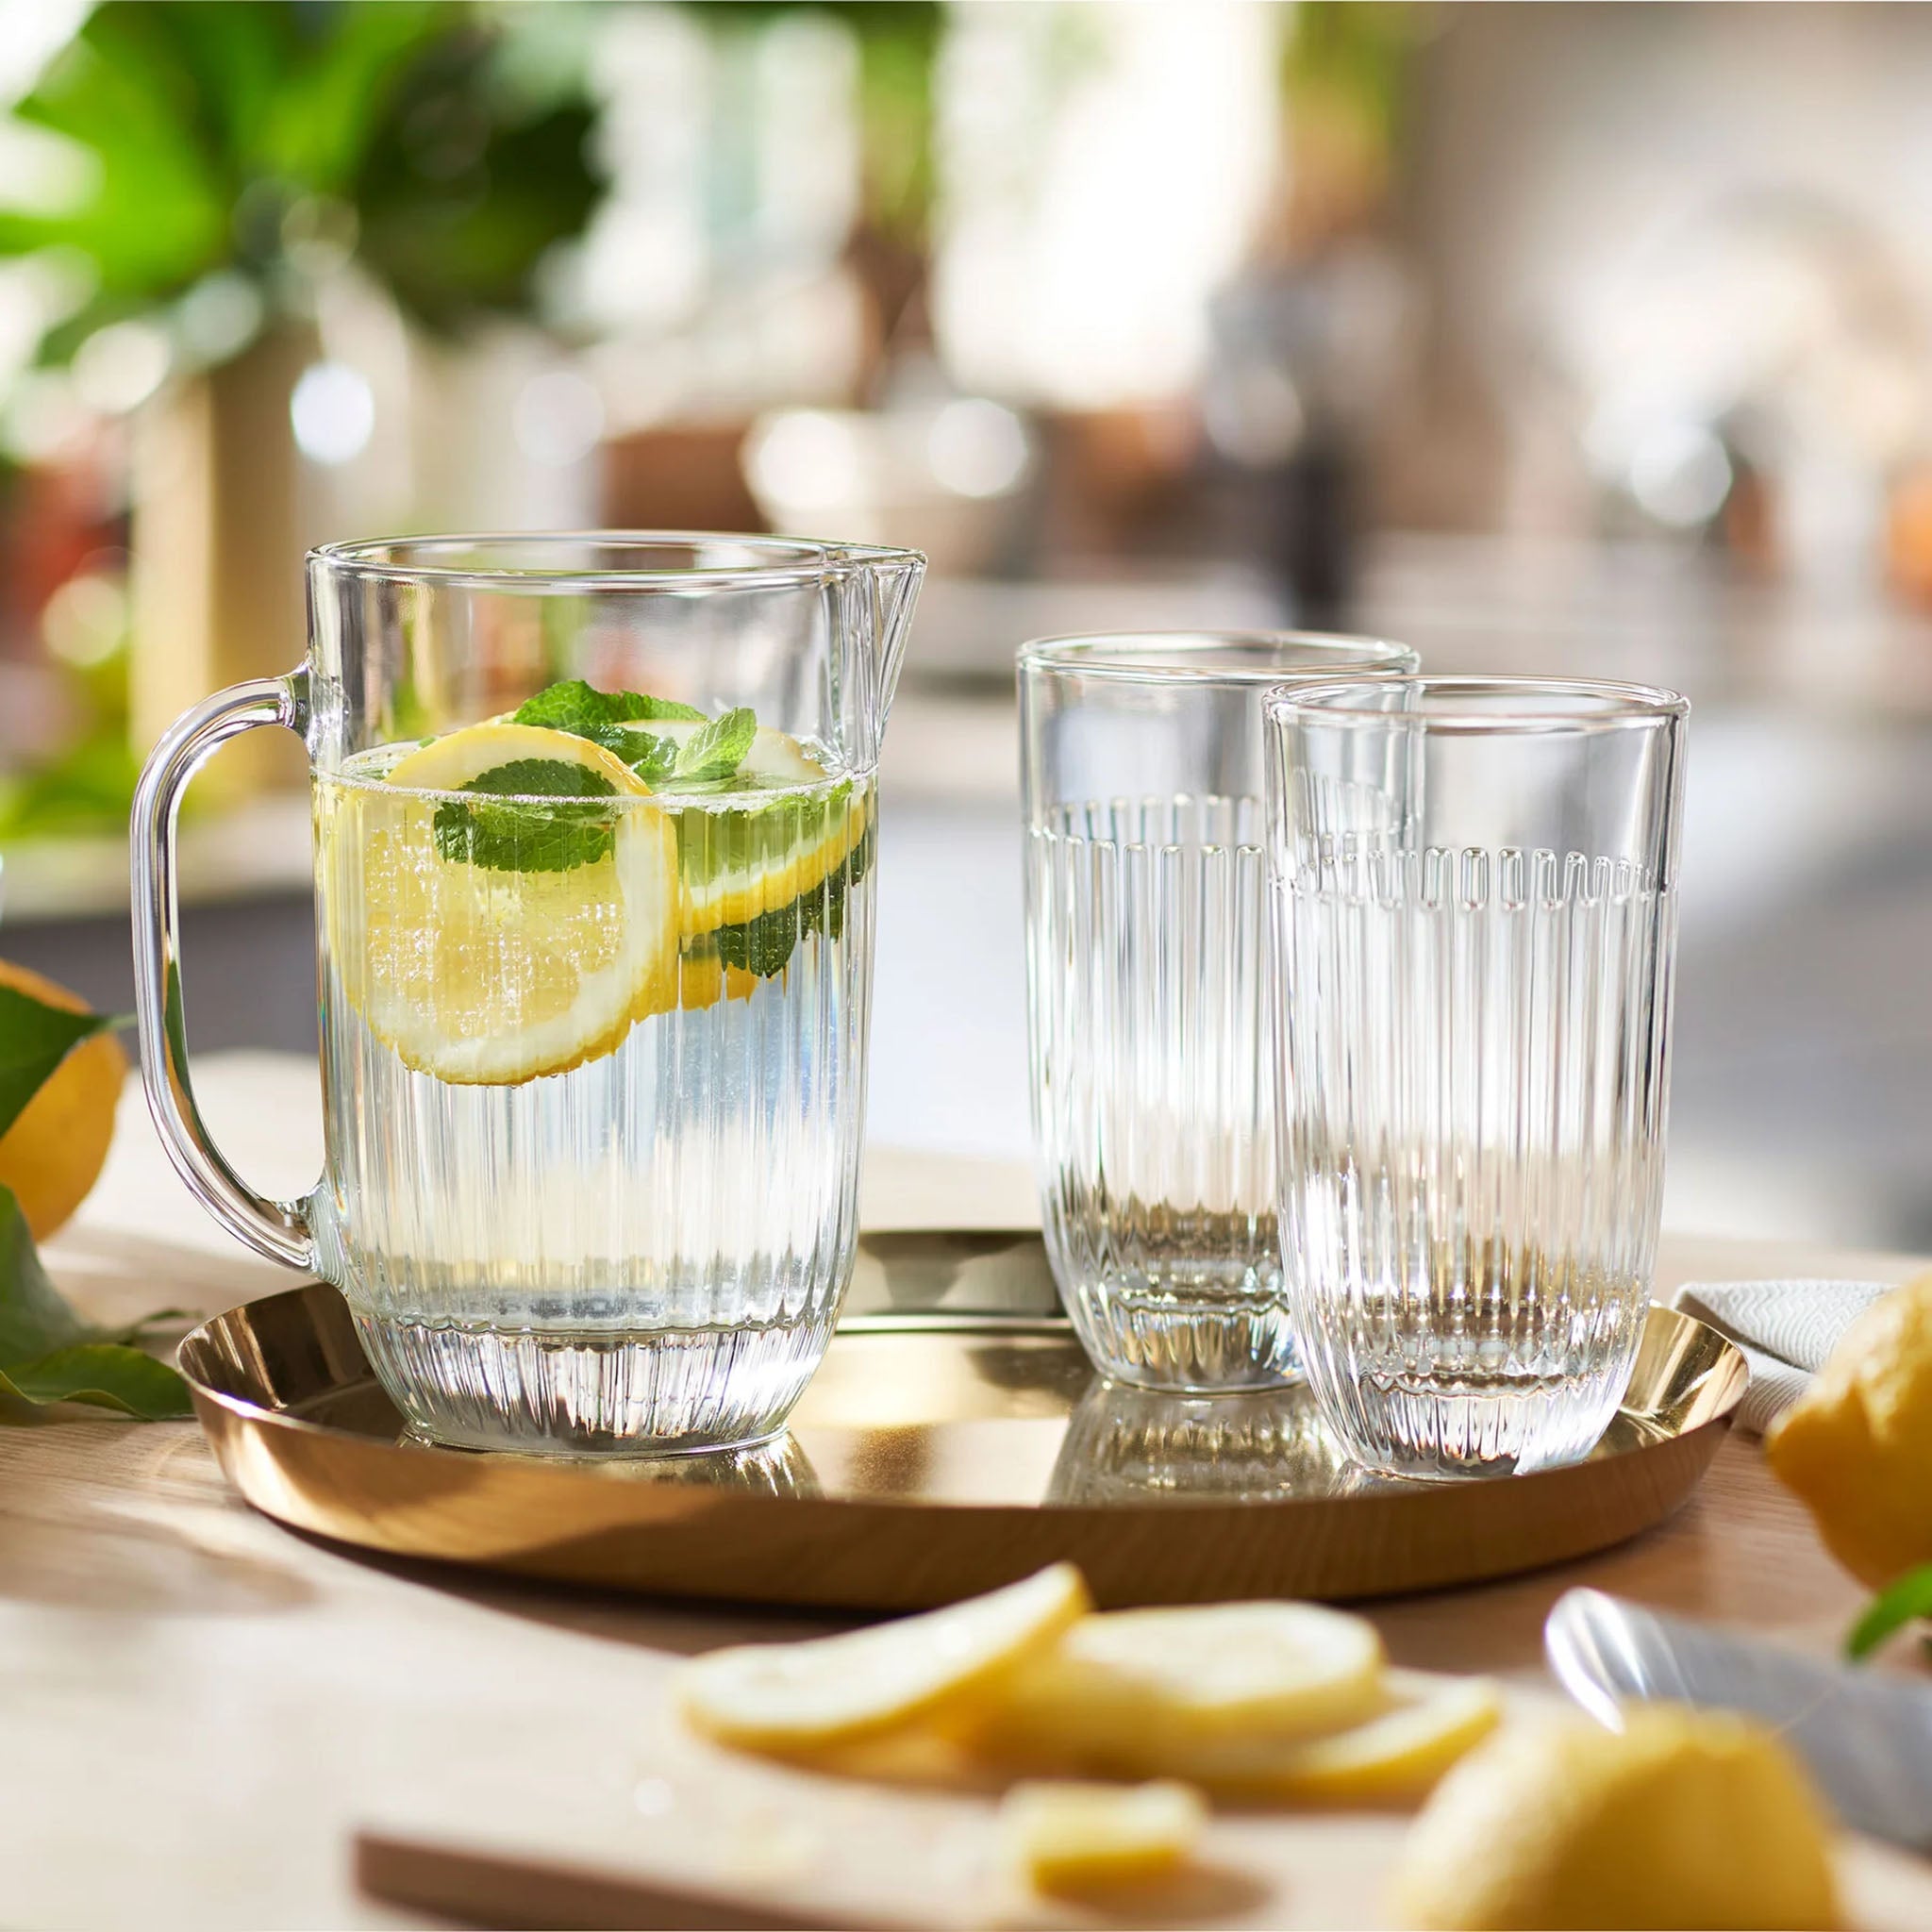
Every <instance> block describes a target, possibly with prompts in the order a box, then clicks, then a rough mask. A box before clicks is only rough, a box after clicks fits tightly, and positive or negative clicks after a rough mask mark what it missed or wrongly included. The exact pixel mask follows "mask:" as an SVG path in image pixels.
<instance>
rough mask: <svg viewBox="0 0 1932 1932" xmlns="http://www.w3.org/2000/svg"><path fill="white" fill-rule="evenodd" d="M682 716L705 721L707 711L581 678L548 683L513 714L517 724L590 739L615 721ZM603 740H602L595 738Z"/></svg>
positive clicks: (688, 721)
mask: <svg viewBox="0 0 1932 1932" xmlns="http://www.w3.org/2000/svg"><path fill="white" fill-rule="evenodd" d="M666 719H681V720H683V722H684V723H686V724H703V723H704V722H705V714H704V713H703V712H702V711H700V710H697V709H696V708H693V707H692V706H691V705H681V704H679V703H678V702H677V700H676V699H675V698H653V697H646V696H645V695H644V694H643V692H641V691H599V690H598V689H597V688H596V686H595V685H591V684H586V683H585V682H584V680H583V679H582V678H581V677H572V678H568V679H566V680H565V681H564V682H563V683H561V684H552V685H547V686H545V688H544V689H543V690H541V691H539V692H538V693H537V695H536V696H535V697H533V698H525V700H524V702H523V703H522V704H520V705H519V706H518V707H517V708H516V711H515V713H514V714H513V717H512V722H513V723H515V724H542V725H545V726H547V727H548V728H549V729H550V730H552V731H568V732H571V733H573V734H574V735H575V736H576V737H578V738H590V737H591V734H592V733H593V732H595V731H599V730H603V729H607V728H608V726H610V725H612V724H659V723H662V722H663V721H664V720H666ZM595 742H597V743H600V744H601V743H603V742H604V741H603V740H602V739H597V740H595Z"/></svg>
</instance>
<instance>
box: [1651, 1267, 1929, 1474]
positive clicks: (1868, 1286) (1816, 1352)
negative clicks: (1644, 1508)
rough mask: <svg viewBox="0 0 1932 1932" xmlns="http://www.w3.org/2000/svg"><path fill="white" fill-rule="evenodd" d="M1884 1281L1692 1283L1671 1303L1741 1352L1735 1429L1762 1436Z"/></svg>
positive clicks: (1885, 1286)
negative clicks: (1743, 1381) (1745, 1376)
mask: <svg viewBox="0 0 1932 1932" xmlns="http://www.w3.org/2000/svg"><path fill="white" fill-rule="evenodd" d="M1896 1285H1897V1284H1896V1283H1893V1282H1884V1281H1691V1282H1687V1283H1685V1285H1684V1286H1683V1287H1682V1288H1680V1289H1679V1290H1678V1291H1677V1292H1676V1293H1675V1294H1674V1296H1673V1297H1672V1306H1673V1307H1677V1308H1681V1309H1682V1310H1683V1311H1684V1313H1685V1314H1687V1315H1695V1316H1696V1317H1697V1319H1698V1320H1699V1321H1700V1322H1708V1323H1709V1324H1710V1325H1711V1326H1712V1327H1713V1328H1717V1329H1721V1330H1722V1331H1723V1332H1724V1334H1726V1335H1728V1336H1729V1337H1730V1339H1731V1340H1732V1341H1735V1342H1736V1343H1737V1344H1738V1346H1739V1347H1740V1348H1741V1349H1742V1350H1743V1351H1744V1356H1745V1358H1746V1360H1748V1361H1749V1362H1750V1364H1751V1386H1750V1388H1749V1389H1747V1390H1746V1391H1744V1400H1743V1401H1742V1402H1741V1403H1740V1405H1739V1407H1738V1426H1739V1427H1740V1429H1749V1430H1750V1431H1752V1433H1753V1434H1755V1435H1759V1436H1761V1435H1762V1434H1763V1433H1764V1432H1765V1430H1766V1429H1768V1428H1769V1427H1770V1426H1771V1425H1772V1424H1773V1423H1774V1422H1775V1421H1776V1420H1777V1418H1778V1417H1779V1416H1781V1415H1782V1414H1783V1413H1784V1412H1785V1410H1786V1409H1788V1408H1789V1407H1790V1406H1791V1404H1792V1403H1794V1402H1795V1401H1797V1399H1798V1397H1799V1396H1801V1395H1802V1394H1804V1392H1805V1391H1806V1390H1807V1388H1809V1387H1810V1384H1811V1377H1812V1376H1813V1375H1815V1374H1817V1373H1818V1371H1819V1370H1820V1369H1822V1368H1823V1367H1824V1358H1825V1357H1826V1356H1828V1355H1829V1354H1830V1353H1831V1352H1832V1350H1833V1349H1834V1348H1836V1347H1837V1346H1838V1340H1839V1337H1840V1336H1841V1335H1842V1334H1843V1333H1844V1332H1845V1330H1846V1329H1847V1328H1849V1327H1850V1326H1851V1325H1852V1324H1853V1322H1855V1321H1856V1320H1857V1318H1858V1316H1860V1315H1862V1314H1863V1313H1864V1312H1865V1310H1866V1309H1867V1308H1869V1307H1871V1306H1872V1304H1873V1303H1874V1302H1875V1301H1876V1300H1877V1299H1878V1297H1879V1296H1880V1295H1882V1294H1888V1293H1890V1291H1891V1290H1892V1288H1893V1287H1895V1286H1896Z"/></svg>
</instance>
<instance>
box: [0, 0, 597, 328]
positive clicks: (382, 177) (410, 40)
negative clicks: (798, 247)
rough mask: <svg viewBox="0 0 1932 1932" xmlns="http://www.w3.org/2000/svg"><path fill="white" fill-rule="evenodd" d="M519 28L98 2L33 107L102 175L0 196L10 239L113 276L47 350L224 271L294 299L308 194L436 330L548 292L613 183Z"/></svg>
mask: <svg viewBox="0 0 1932 1932" xmlns="http://www.w3.org/2000/svg"><path fill="white" fill-rule="evenodd" d="M513 38H515V28H514V19H513V17H512V16H510V15H508V14H498V13H496V12H493V11H486V10H484V9H481V8H475V7H471V6H466V5H462V4H458V0H251V4H247V5H238V4H228V0H170V4H167V5H158V4H151V0H108V4H106V5H103V6H100V7H97V8H95V9H94V11H93V12H92V14H91V15H90V16H89V18H88V20H87V23H86V24H85V25H84V26H83V27H82V28H81V30H80V31H79V33H78V34H77V35H76V36H75V40H74V41H73V42H71V43H70V44H69V45H68V46H67V47H66V48H65V49H63V50H62V52H61V53H60V54H59V55H58V57H57V58H55V60H54V61H53V62H52V63H51V64H50V66H49V67H48V69H47V71H46V73H45V74H44V75H42V78H41V80H40V81H39V83H38V84H37V85H36V86H35V87H34V89H33V90H32V91H31V92H29V93H28V94H27V96H26V97H25V99H24V100H23V101H21V102H20V103H19V104H18V105H17V107H16V108H15V110H14V111H15V112H16V113H17V114H19V115H20V116H21V118H23V119H24V120H27V121H30V122H33V123H35V124H36V125H39V126H42V127H44V128H47V129H49V130H51V131H52V132H54V133H56V134H59V135H62V136H65V137H66V138H67V139H68V140H70V141H72V142H75V143H76V144H77V145H78V146H79V147H80V148H81V149H82V150H83V151H84V152H85V153H86V154H87V155H88V156H89V157H90V158H91V161H92V173H93V181H92V188H91V190H90V192H87V193H86V194H85V195H83V196H82V197H81V199H80V200H79V202H78V203H77V205H75V206H74V207H71V208H59V209H51V210H0V255H20V254H25V253H29V252H32V251H34V250H38V249H43V248H50V247H64V248H67V249H71V250H76V251H78V252H79V253H80V254H81V255H82V256H84V257H85V258H86V259H87V261H88V262H89V264H90V265H91V267H92V271H93V275H94V277H95V285H96V286H95V291H94V293H93V295H92V299H91V300H90V301H88V302H87V304H86V305H85V306H84V307H83V308H81V309H80V310H79V311H77V312H76V313H75V314H74V315H72V316H69V317H67V318H65V319H64V320H63V321H62V322H61V323H60V325H58V327H57V328H56V329H54V330H52V331H50V333H49V336H48V339H47V341H46V342H45V343H44V344H43V346H42V353H43V355H44V356H46V357H49V358H55V359H58V358H60V357H63V356H65V355H67V354H69V353H71V352H72V350H73V349H74V348H75V346H76V345H77V344H78V343H79V342H80V341H82V340H84V339H85V337H86V336H87V335H89V334H91V333H92V331H93V330H94V329H96V328H98V327H99V326H100V325H102V324H103V323H106V322H108V321H111V320H114V319H116V318H118V317H121V316H125V315H128V314H132V313H136V312H139V311H141V310H143V309H147V308H153V307H155V306H157V305H158V304H162V303H166V302H169V301H172V300H173V299H174V298H175V296H177V295H179V294H181V293H183V292H185V291H187V290H188V289H189V288H191V287H192V285H193V284H194V283H195V282H197V281H199V280H200V279H201V278H202V277H203V276H205V275H208V274H210V273H212V272H214V271H216V270H219V269H240V270H242V271H243V272H245V273H249V274H251V275H254V276H255V277H256V278H257V280H258V282H259V283H260V284H261V285H262V287H263V289H264V291H265V292H266V293H268V294H269V295H270V296H271V297H272V298H273V297H275V296H276V295H277V294H279V293H281V292H282V291H281V288H280V286H279V285H280V282H281V279H282V277H283V272H284V270H285V268H286V266H287V264H288V259H289V257H288V251H289V248H290V245H291V231H290V230H291V225H290V222H289V217H290V214H291V210H296V209H299V208H302V207H303V205H304V204H308V203H325V204H339V205H341V206H342V207H345V208H348V209H349V210H350V211H351V212H352V213H353V214H354V216H355V217H356V220H355V222H354V223H353V224H346V225H342V226H343V228H344V233H343V236H342V240H343V242H344V244H345V245H356V243H357V237H358V235H359V238H360V240H359V247H360V252H361V254H362V256H363V258H364V259H365V261H366V262H367V263H368V265H369V266H370V267H371V269H372V270H373V271H374V272H375V274H376V275H378V277H380V278H381V279H382V280H384V281H386V282H387V283H388V284H389V286H390V287H391V291H392V292H393V293H394V294H395V295H396V297H397V299H398V301H400V302H401V303H402V305H403V306H404V308H407V309H408V310H409V311H410V312H411V313H412V314H414V315H415V316H416V317H417V318H418V319H419V320H421V321H423V322H425V324H427V325H430V326H433V327H438V328H452V327H456V326H458V325H461V324H462V323H464V322H465V321H467V320H469V319H470V318H471V317H472V316H473V315H474V314H475V312H476V311H477V310H479V309H490V308H496V309H513V310H514V309H521V308H525V307H527V305H528V303H529V302H530V300H531V297H532V292H533V276H534V272H535V269H536V266H537V264H538V263H539V261H541V258H542V257H543V255H544V254H545V253H546V251H547V250H548V249H549V248H550V247H551V246H552V245H553V244H554V243H555V242H559V241H563V240H566V239H569V238H571V237H573V236H575V235H576V234H578V233H580V232H581V230H582V228H583V226H584V225H585V223H586V222H587V221H588V219H589V217H590V213H591V209H592V208H594V206H595V204H596V201H597V198H598V195H599V192H601V191H600V188H599V184H598V183H597V181H596V179H595V178H594V177H593V175H591V170H590V167H589V164H588V162H587V160H586V158H585V155H584V137H585V135H586V134H587V133H588V132H589V129H590V113H589V109H588V107H587V106H586V105H585V104H584V102H583V99H582V97H581V90H580V89H579V91H578V93H577V95H576V96H575V97H572V96H571V95H570V94H569V92H568V90H559V89H558V88H557V87H555V86H552V87H551V88H550V89H549V91H548V92H542V93H537V92H533V91H532V90H531V89H529V88H527V87H521V88H520V87H518V86H514V85H510V84H508V82H507V81H506V79H505V75H504V72H503V69H504V64H505V63H504V62H503V61H502V59H501V58H499V57H500V55H501V53H502V49H503V46H504V45H505V43H506V42H507V41H508V40H510V39H513ZM552 38H553V39H554V38H555V36H552ZM528 64H529V63H528V62H525V65H526V66H527V65H528ZM300 225H301V224H300V222H299V221H298V222H297V223H296V224H295V227H296V229H297V230H298V231H299V228H300ZM297 239H299V234H298V236H297Z"/></svg>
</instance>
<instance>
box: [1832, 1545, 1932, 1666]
mask: <svg viewBox="0 0 1932 1932" xmlns="http://www.w3.org/2000/svg"><path fill="white" fill-rule="evenodd" d="M1921 1617H1932V1563H1927V1564H1924V1565H1922V1566H1921V1567H1920V1568H1919V1569H1917V1570H1907V1572H1906V1574H1904V1575H1903V1576H1901V1577H1900V1578H1899V1579H1898V1580H1897V1581H1896V1582H1895V1583H1889V1584H1887V1585H1886V1587H1885V1588H1884V1589H1883V1590H1881V1591H1879V1592H1878V1594H1877V1595H1876V1596H1874V1598H1873V1599H1872V1601H1871V1602H1870V1603H1869V1604H1867V1605H1866V1606H1865V1609H1864V1613H1863V1614H1862V1615H1861V1616H1860V1617H1859V1619H1858V1621H1857V1623H1856V1624H1853V1625H1852V1627H1851V1629H1850V1630H1849V1631H1848V1632H1847V1633H1846V1635H1845V1655H1846V1656H1847V1657H1851V1658H1852V1659H1853V1660H1854V1661H1856V1660H1857V1658H1859V1657H1870V1656H1871V1655H1872V1653H1873V1652H1874V1650H1876V1649H1877V1648H1878V1646H1879V1645H1880V1644H1881V1643H1883V1642H1884V1641H1885V1640H1886V1639H1887V1638H1888V1637H1890V1636H1891V1635H1892V1634H1893V1633H1894V1632H1895V1631H1899V1630H1902V1629H1904V1628H1905V1626H1906V1625H1907V1624H1913V1623H1916V1622H1917V1621H1918V1620H1919V1619H1920V1618H1921Z"/></svg>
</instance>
